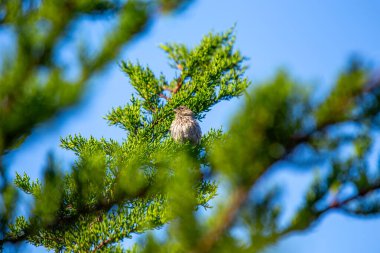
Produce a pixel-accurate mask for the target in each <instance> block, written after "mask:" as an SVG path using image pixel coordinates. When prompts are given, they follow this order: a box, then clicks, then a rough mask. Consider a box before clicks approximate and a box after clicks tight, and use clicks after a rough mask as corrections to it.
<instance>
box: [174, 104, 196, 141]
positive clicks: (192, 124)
mask: <svg viewBox="0 0 380 253" xmlns="http://www.w3.org/2000/svg"><path fill="white" fill-rule="evenodd" d="M174 112H175V119H174V120H173V122H172V124H171V126H170V133H171V136H172V138H173V139H174V140H175V141H179V142H185V141H188V140H189V141H190V142H191V143H192V144H199V143H200V141H201V137H202V131H201V127H200V126H199V124H198V122H197V120H196V119H195V118H194V113H193V112H192V111H191V110H190V109H189V108H187V107H186V106H183V105H181V106H179V107H178V108H176V109H174Z"/></svg>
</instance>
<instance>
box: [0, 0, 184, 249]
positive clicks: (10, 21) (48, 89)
mask: <svg viewBox="0 0 380 253" xmlns="http://www.w3.org/2000/svg"><path fill="white" fill-rule="evenodd" d="M184 2H188V1H184V0H160V1H137V0H136V1H128V2H125V1H114V0H79V1H78V0H64V1H62V0H59V1H58V0H52V1H35V0H2V1H0V28H1V34H2V36H6V37H7V38H9V40H10V41H11V43H12V44H13V45H12V46H11V48H2V49H1V50H2V51H1V54H2V55H1V61H0V62H1V64H0V155H1V157H0V193H1V197H0V240H1V245H2V244H3V240H4V239H5V233H6V231H8V228H7V223H8V222H9V221H10V220H11V219H13V218H14V215H15V212H14V210H15V208H16V205H17V197H18V192H17V191H16V189H15V187H14V186H13V184H12V183H10V182H9V181H10V180H9V178H10V175H9V173H8V168H7V167H6V166H5V165H4V162H3V158H4V156H5V155H6V154H8V153H9V152H11V151H12V150H14V149H16V148H17V147H19V145H20V144H22V143H23V141H24V140H25V138H27V137H28V135H29V134H30V132H31V131H32V130H33V129H34V128H36V127H37V126H38V125H40V124H41V123H43V122H46V121H48V120H49V119H51V118H52V117H54V116H56V115H57V113H59V112H60V111H62V110H63V109H65V108H67V107H69V106H71V105H73V104H75V103H76V102H77V101H78V99H79V98H80V96H81V94H82V93H83V91H84V89H85V87H86V85H87V84H88V82H89V80H90V79H91V78H93V77H94V76H96V75H97V74H98V73H99V72H100V71H102V70H103V69H104V67H106V66H107V65H108V64H109V63H110V62H114V61H113V60H114V58H115V57H117V56H118V54H119V53H120V50H121V49H122V47H123V46H124V45H125V44H126V43H128V42H129V41H131V40H132V39H133V38H134V37H135V35H136V34H138V33H141V32H142V31H144V30H146V28H147V24H149V23H151V21H152V20H153V19H154V17H155V16H154V15H155V13H157V11H159V10H160V11H163V12H166V11H170V10H173V9H178V8H179V7H181V6H182V5H183V3H184ZM110 18H113V19H115V20H116V22H115V23H114V27H112V28H111V29H110V30H109V33H108V36H107V38H106V39H105V40H104V42H103V45H101V46H100V47H99V48H98V49H97V51H96V52H87V51H86V48H87V45H88V44H89V42H88V41H83V42H82V44H81V45H79V46H78V47H75V46H73V45H72V44H71V45H70V43H72V42H73V38H72V37H71V35H72V34H73V33H74V32H75V31H76V30H77V29H78V26H77V25H78V24H80V22H81V20H85V19H93V20H104V19H110ZM67 49H69V50H71V51H72V52H71V53H72V54H73V55H74V56H76V60H77V62H76V63H70V64H69V65H68V66H67V65H65V64H64V62H63V61H62V59H61V57H60V53H61V52H62V51H63V50H67ZM71 65H75V68H76V70H77V71H76V72H77V73H76V75H75V77H73V78H71V77H70V78H68V77H67V72H68V71H70V69H71V68H70V66H71ZM0 248H1V247H0Z"/></svg>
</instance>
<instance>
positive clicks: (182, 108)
mask: <svg viewBox="0 0 380 253" xmlns="http://www.w3.org/2000/svg"><path fill="white" fill-rule="evenodd" d="M174 112H175V113H176V114H177V115H181V116H193V115H194V114H193V112H192V111H191V110H190V109H189V108H187V107H186V106H184V105H181V106H179V107H177V108H176V109H174Z"/></svg>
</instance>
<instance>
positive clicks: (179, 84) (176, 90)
mask: <svg viewBox="0 0 380 253" xmlns="http://www.w3.org/2000/svg"><path fill="white" fill-rule="evenodd" d="M182 82H183V79H182V77H178V79H177V86H176V87H175V88H174V89H173V94H176V93H177V92H178V91H179V90H180V89H181V87H182Z"/></svg>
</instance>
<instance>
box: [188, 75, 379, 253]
mask: <svg viewBox="0 0 380 253" xmlns="http://www.w3.org/2000/svg"><path fill="white" fill-rule="evenodd" d="M374 83H375V84H376V85H371V86H370V88H368V87H369V86H368V85H364V86H363V88H362V89H360V90H359V91H358V92H357V93H356V94H353V98H352V100H354V99H355V98H358V97H360V96H362V95H364V94H365V93H369V92H374V91H375V90H376V89H377V88H379V87H380V79H379V80H377V81H375V82H374ZM344 121H346V120H342V121H339V120H335V121H334V120H330V121H325V122H323V123H322V124H320V125H318V126H317V127H316V128H315V129H314V130H313V131H311V132H309V133H307V134H296V135H294V136H293V137H291V138H290V141H289V143H290V145H289V146H288V147H287V148H286V152H285V153H284V155H283V156H281V157H280V158H279V159H276V160H275V161H273V163H272V164H271V165H270V166H268V168H267V169H266V170H264V171H263V172H265V171H268V169H269V168H270V167H271V166H272V165H273V164H275V163H276V162H278V161H280V160H282V159H284V158H286V157H287V156H288V155H290V154H291V153H292V151H293V150H294V148H296V147H297V146H298V145H300V144H302V143H306V142H309V141H310V140H312V139H313V136H315V134H316V133H319V132H322V131H324V130H326V129H327V128H329V127H330V126H332V125H335V124H338V123H341V122H344ZM261 175H262V174H259V175H257V177H255V178H252V179H251V180H250V183H249V184H248V185H247V186H239V187H237V188H236V189H234V190H233V192H232V193H231V196H232V197H231V199H230V201H229V204H228V205H227V206H226V208H225V209H224V210H223V211H222V213H221V215H220V216H219V217H218V222H217V223H216V225H215V226H213V227H212V229H210V230H209V231H207V232H206V233H205V235H204V236H203V237H202V238H200V240H199V241H198V244H197V245H196V246H195V247H194V249H193V250H191V251H190V252H194V253H195V252H209V251H211V249H212V248H213V247H214V245H215V244H216V243H217V242H218V241H219V239H220V238H221V236H222V235H223V233H224V232H225V231H227V230H228V229H229V228H230V227H231V226H232V225H233V224H234V222H235V220H236V218H237V215H238V213H239V210H240V209H241V208H242V207H243V206H244V204H245V203H246V202H247V201H248V197H249V192H250V190H251V189H252V188H253V187H254V185H255V184H256V182H257V180H258V178H260V177H261ZM378 189H380V182H378V183H376V184H375V185H373V186H371V187H369V188H366V189H362V190H360V191H359V193H358V194H356V195H354V196H352V197H350V198H348V199H346V200H344V201H342V202H338V203H332V204H331V205H330V206H328V207H326V208H325V209H323V210H321V211H319V212H318V213H317V217H319V216H320V215H322V214H323V213H326V212H328V211H330V210H332V209H339V208H342V207H343V206H345V205H346V204H348V203H350V202H351V201H353V200H355V199H357V198H359V197H363V196H365V195H367V194H368V193H370V192H373V191H375V190H378ZM314 221H315V220H312V221H310V224H311V223H312V222H314ZM293 227H294V226H291V227H289V228H288V229H286V230H284V231H283V232H282V233H280V234H279V235H277V236H274V238H279V237H282V236H284V235H286V234H288V233H290V232H292V231H293Z"/></svg>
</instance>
